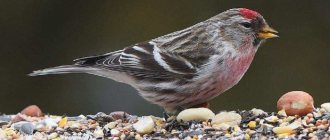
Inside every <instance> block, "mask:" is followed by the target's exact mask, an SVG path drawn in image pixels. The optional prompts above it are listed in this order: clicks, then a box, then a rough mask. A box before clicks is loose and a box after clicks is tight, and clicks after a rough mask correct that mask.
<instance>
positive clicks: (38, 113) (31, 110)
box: [21, 105, 43, 117]
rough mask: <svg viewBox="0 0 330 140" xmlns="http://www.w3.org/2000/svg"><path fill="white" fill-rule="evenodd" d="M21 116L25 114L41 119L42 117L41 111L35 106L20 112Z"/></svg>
mask: <svg viewBox="0 0 330 140" xmlns="http://www.w3.org/2000/svg"><path fill="white" fill-rule="evenodd" d="M21 114H25V115H27V116H30V117H42V116H43V113H42V111H41V109H40V108H39V107H38V106H36V105H30V106H28V107H26V108H24V109H23V110H22V111H21Z"/></svg>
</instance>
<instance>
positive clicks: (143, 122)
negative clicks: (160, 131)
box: [133, 116, 155, 134]
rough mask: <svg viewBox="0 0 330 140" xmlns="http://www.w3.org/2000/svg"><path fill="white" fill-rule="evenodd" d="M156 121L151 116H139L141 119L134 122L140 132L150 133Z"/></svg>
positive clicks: (134, 126)
mask: <svg viewBox="0 0 330 140" xmlns="http://www.w3.org/2000/svg"><path fill="white" fill-rule="evenodd" d="M154 127H155V123H154V121H153V120H152V118H151V117H150V116H144V117H141V118H139V121H138V122H136V123H135V124H133V128H134V129H135V130H136V132H138V133H140V134H149V133H151V132H152V131H153V130H154Z"/></svg>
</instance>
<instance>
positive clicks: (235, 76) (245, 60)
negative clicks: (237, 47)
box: [218, 47, 257, 90]
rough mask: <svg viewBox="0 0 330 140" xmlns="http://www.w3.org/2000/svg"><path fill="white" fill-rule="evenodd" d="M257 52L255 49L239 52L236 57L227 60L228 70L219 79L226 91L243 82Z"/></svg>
mask: <svg viewBox="0 0 330 140" xmlns="http://www.w3.org/2000/svg"><path fill="white" fill-rule="evenodd" d="M256 51H257V48H254V47H253V48H249V49H248V50H245V51H238V55H236V57H232V58H230V59H227V60H225V62H224V63H225V65H227V67H226V68H227V69H226V70H225V71H224V73H222V74H220V75H219V77H218V79H219V82H220V83H221V87H223V89H224V90H227V89H229V88H231V87H233V86H234V85H236V84H237V83H238V82H239V81H240V80H241V78H242V77H243V75H244V74H245V72H246V71H247V70H248V68H249V66H250V64H251V63H252V60H253V58H254V55H255V53H256Z"/></svg>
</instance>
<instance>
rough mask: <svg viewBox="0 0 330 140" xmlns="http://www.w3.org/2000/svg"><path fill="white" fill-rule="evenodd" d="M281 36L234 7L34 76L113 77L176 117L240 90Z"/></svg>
mask: <svg viewBox="0 0 330 140" xmlns="http://www.w3.org/2000/svg"><path fill="white" fill-rule="evenodd" d="M276 33H277V32H276V31H275V30H274V29H272V28H270V27H269V25H268V24H267V23H266V21H265V19H264V18H263V17H262V16H261V15H260V14H259V13H257V12H255V11H252V10H249V9H245V8H235V9H230V10H227V11H225V12H222V13H220V14H218V15H216V16H214V17H212V18H210V19H208V20H206V21H203V22H200V23H198V24H196V25H193V26H191V27H188V28H186V29H183V30H180V31H176V32H173V33H170V34H167V35H164V36H161V37H158V38H155V39H151V40H149V41H145V42H142V43H137V44H134V45H132V46H129V47H126V48H124V49H122V50H119V51H115V52H110V53H106V54H103V55H98V56H90V57H84V58H79V59H76V60H74V62H75V63H74V64H72V65H63V66H58V67H53V68H47V69H43V70H37V71H34V72H33V73H31V74H29V75H30V76H36V75H47V74H65V73H88V74H93V75H98V76H102V77H106V78H110V79H113V80H115V81H119V82H123V83H126V84H129V85H131V86H132V87H134V88H135V89H137V90H138V92H139V94H140V95H141V96H142V97H143V98H144V99H146V100H147V101H149V102H151V103H154V104H157V105H159V106H162V107H164V109H165V110H166V111H167V112H169V113H173V112H177V111H179V110H181V109H185V108H189V107H194V106H196V105H201V104H205V103H207V101H209V100H211V99H212V98H214V97H216V96H218V95H219V94H221V93H223V92H225V91H226V90H228V89H230V88H232V87H233V86H234V85H236V84H237V83H238V82H239V80H240V79H241V78H242V76H243V75H244V73H245V72H246V71H247V69H248V68H249V66H250V64H251V62H252V60H253V58H254V55H255V53H256V52H257V50H258V48H259V46H260V44H261V43H262V42H264V40H265V39H268V38H274V37H277V35H276Z"/></svg>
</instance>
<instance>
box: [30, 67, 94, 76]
mask: <svg viewBox="0 0 330 140" xmlns="http://www.w3.org/2000/svg"><path fill="white" fill-rule="evenodd" d="M95 70H97V69H96V68H92V67H83V66H79V65H63V66H57V67H52V68H46V69H42V70H36V71H33V72H32V73H30V74H28V75H29V76H39V75H48V74H66V73H90V72H92V71H95Z"/></svg>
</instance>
